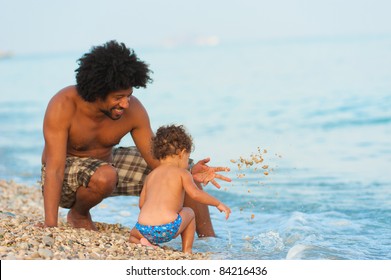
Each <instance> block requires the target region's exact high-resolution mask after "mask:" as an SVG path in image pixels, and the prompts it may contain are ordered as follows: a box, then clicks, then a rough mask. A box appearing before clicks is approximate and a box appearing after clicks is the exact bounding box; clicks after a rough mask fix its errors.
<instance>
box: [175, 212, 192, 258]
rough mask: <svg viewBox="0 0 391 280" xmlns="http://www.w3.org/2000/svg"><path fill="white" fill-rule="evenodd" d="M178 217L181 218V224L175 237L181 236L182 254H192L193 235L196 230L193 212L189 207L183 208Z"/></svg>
mask: <svg viewBox="0 0 391 280" xmlns="http://www.w3.org/2000/svg"><path fill="white" fill-rule="evenodd" d="M179 215H181V217H182V223H181V225H180V227H179V230H178V233H177V235H176V236H178V234H181V238H182V251H183V252H184V253H192V248H193V242H194V234H195V229H196V226H195V219H194V217H195V216H194V211H193V209H191V208H190V207H183V208H182V210H181V211H180V212H179ZM176 236H175V237H176Z"/></svg>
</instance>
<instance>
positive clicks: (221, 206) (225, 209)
mask: <svg viewBox="0 0 391 280" xmlns="http://www.w3.org/2000/svg"><path fill="white" fill-rule="evenodd" d="M217 209H219V210H220V212H224V213H225V219H228V217H229V214H231V209H230V208H229V207H228V206H227V205H225V204H224V203H222V202H220V204H219V205H217Z"/></svg>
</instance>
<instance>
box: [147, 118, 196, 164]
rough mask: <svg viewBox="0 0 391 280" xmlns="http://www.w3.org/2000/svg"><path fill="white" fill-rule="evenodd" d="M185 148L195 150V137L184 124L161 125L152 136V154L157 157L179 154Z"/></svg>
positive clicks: (189, 150)
mask: <svg viewBox="0 0 391 280" xmlns="http://www.w3.org/2000/svg"><path fill="white" fill-rule="evenodd" d="M183 149H185V150H186V151H187V152H189V153H190V152H192V150H193V139H192V137H191V135H190V134H188V133H187V132H186V129H185V127H184V126H183V125H178V126H176V125H167V126H161V127H159V129H158V130H157V131H156V135H155V136H154V137H152V154H153V156H154V157H155V158H156V159H164V158H166V157H167V156H172V155H177V154H179V153H180V152H181V151H182V150H183Z"/></svg>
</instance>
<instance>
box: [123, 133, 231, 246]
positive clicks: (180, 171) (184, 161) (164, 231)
mask: <svg viewBox="0 0 391 280" xmlns="http://www.w3.org/2000/svg"><path fill="white" fill-rule="evenodd" d="M192 147H193V143H192V138H191V136H190V135H188V134H187V133H186V131H185V129H184V127H183V126H181V125H180V126H175V125H170V126H162V127H160V128H159V129H158V130H157V132H156V136H154V137H153V138H152V152H153V155H154V157H155V158H157V159H158V160H159V161H160V165H159V166H158V167H157V168H155V169H154V170H153V171H152V172H151V173H150V174H149V175H148V176H147V178H146V180H145V182H144V187H143V189H142V191H141V194H140V200H139V206H140V214H139V217H138V221H137V223H136V225H135V227H134V228H133V229H132V230H131V232H130V238H129V240H130V242H132V243H137V244H142V245H147V246H153V244H158V243H164V242H168V241H170V240H172V239H174V238H176V237H177V236H178V235H179V234H180V235H181V238H182V251H183V252H185V253H191V252H192V247H193V242H194V234H195V216H194V212H193V210H192V209H191V208H189V207H183V201H184V197H185V193H186V194H187V195H188V196H190V197H191V198H192V199H194V200H195V201H198V202H200V203H203V204H207V205H212V206H216V207H217V209H219V210H220V212H225V215H226V219H228V217H229V214H230V213H231V209H230V208H229V207H227V206H226V205H225V204H224V203H222V202H220V201H219V200H218V199H216V198H214V197H213V196H211V195H209V194H208V193H206V192H204V191H202V190H201V189H199V188H198V187H197V185H196V184H195V183H194V181H193V177H192V175H191V173H190V172H189V171H188V170H187V168H188V163H189V157H190V152H191V151H192Z"/></svg>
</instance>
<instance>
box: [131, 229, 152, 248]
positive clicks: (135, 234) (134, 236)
mask: <svg viewBox="0 0 391 280" xmlns="http://www.w3.org/2000/svg"><path fill="white" fill-rule="evenodd" d="M129 241H130V242H131V243H135V244H141V245H143V246H149V247H156V246H154V245H152V243H151V242H149V241H148V239H146V238H145V237H144V236H143V235H142V234H141V233H140V232H139V231H138V230H137V229H136V228H132V230H131V231H130V236H129Z"/></svg>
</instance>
